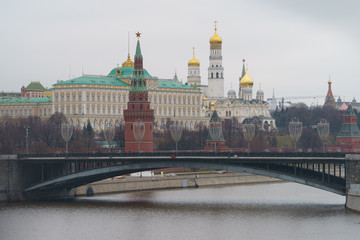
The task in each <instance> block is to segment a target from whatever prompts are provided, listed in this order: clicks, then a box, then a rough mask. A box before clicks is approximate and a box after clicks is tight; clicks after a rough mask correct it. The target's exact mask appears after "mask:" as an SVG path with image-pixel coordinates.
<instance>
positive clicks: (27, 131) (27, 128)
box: [24, 124, 30, 154]
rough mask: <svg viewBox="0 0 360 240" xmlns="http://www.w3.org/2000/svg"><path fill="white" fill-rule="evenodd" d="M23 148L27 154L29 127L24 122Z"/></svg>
mask: <svg viewBox="0 0 360 240" xmlns="http://www.w3.org/2000/svg"><path fill="white" fill-rule="evenodd" d="M24 128H25V149H26V154H29V128H30V126H29V125H28V124H25V126H24Z"/></svg>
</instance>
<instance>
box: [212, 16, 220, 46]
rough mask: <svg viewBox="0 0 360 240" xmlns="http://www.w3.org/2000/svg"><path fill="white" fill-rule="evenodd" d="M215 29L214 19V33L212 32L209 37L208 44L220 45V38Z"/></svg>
mask: <svg viewBox="0 0 360 240" xmlns="http://www.w3.org/2000/svg"><path fill="white" fill-rule="evenodd" d="M216 30H217V27H216V21H215V33H214V36H212V37H211V38H210V44H214V45H221V43H222V39H221V37H219V35H217V32H216Z"/></svg>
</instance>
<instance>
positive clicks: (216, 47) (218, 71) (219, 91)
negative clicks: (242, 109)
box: [208, 21, 224, 98]
mask: <svg viewBox="0 0 360 240" xmlns="http://www.w3.org/2000/svg"><path fill="white" fill-rule="evenodd" d="M216 23H217V21H215V33H214V36H212V37H211V38H210V56H209V67H208V96H209V97H210V98H220V97H224V67H223V66H222V55H221V46H222V39H221V37H219V35H218V34H217V27H216Z"/></svg>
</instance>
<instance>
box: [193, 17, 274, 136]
mask: <svg viewBox="0 0 360 240" xmlns="http://www.w3.org/2000/svg"><path fill="white" fill-rule="evenodd" d="M209 42H210V56H209V67H208V85H204V84H201V77H200V62H199V60H197V59H196V58H195V52H193V58H192V59H191V60H190V61H189V62H188V77H187V81H188V85H190V86H194V87H198V88H200V89H201V96H202V105H201V109H202V115H203V116H204V117H210V115H211V112H212V110H214V109H216V110H217V113H218V115H219V117H221V118H222V119H231V118H233V117H235V118H237V120H238V121H239V122H243V121H244V120H245V119H246V118H254V117H257V118H258V119H259V121H260V123H261V125H262V127H263V129H267V130H274V129H276V125H275V119H273V118H272V117H271V115H270V112H269V103H268V102H267V101H265V100H264V92H263V91H262V90H261V89H259V90H258V91H257V92H256V97H255V98H253V85H254V81H253V79H252V78H251V77H250V75H249V73H248V69H247V67H246V68H245V60H243V67H242V74H241V77H240V78H239V93H238V97H237V95H236V92H235V90H233V89H230V90H229V91H228V92H227V96H226V97H225V96H224V81H225V80H224V66H223V65H222V53H221V49H222V38H221V37H220V36H219V35H218V33H217V26H216V22H215V32H214V35H213V36H212V37H211V38H210V41H209Z"/></svg>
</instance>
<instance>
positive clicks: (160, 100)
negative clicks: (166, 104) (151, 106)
mask: <svg viewBox="0 0 360 240" xmlns="http://www.w3.org/2000/svg"><path fill="white" fill-rule="evenodd" d="M159 104H161V96H159Z"/></svg>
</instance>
